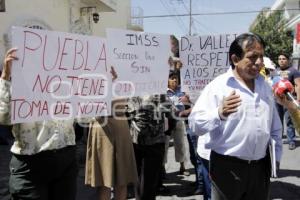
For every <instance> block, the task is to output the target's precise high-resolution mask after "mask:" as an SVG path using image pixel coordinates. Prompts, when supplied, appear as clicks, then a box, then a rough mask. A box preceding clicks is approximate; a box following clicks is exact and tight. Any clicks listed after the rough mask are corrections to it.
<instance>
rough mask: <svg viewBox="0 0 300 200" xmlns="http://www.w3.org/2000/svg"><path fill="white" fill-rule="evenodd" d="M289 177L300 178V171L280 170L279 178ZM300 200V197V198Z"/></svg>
mask: <svg viewBox="0 0 300 200" xmlns="http://www.w3.org/2000/svg"><path fill="white" fill-rule="evenodd" d="M288 176H292V177H298V178H300V170H290V169H280V170H279V173H278V177H279V178H283V177H288ZM299 199H300V196H299Z"/></svg>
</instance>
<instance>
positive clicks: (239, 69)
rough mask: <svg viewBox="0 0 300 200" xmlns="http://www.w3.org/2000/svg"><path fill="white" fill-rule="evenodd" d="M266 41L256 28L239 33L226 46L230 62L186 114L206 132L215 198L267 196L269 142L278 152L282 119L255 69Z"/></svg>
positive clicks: (199, 131)
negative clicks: (254, 32) (273, 143)
mask: <svg viewBox="0 0 300 200" xmlns="http://www.w3.org/2000/svg"><path fill="white" fill-rule="evenodd" d="M264 47H265V45H264V42H263V40H262V39H261V38H260V37H259V36H257V35H254V34H249V33H245V34H242V35H240V36H238V37H237V38H236V39H235V40H234V41H233V42H232V44H231V46H230V49H229V59H230V64H231V68H232V69H230V70H228V71H227V72H226V73H225V74H222V75H220V76H219V77H217V78H216V79H215V80H213V81H212V82H211V83H210V84H208V85H207V86H206V87H205V89H204V90H203V92H202V93H201V96H200V97H199V99H198V100H197V102H196V104H195V106H194V108H193V110H192V113H191V114H190V117H189V122H190V126H191V128H192V129H194V131H195V132H196V133H197V134H204V133H208V134H209V136H210V140H209V142H208V143H207V144H206V148H208V149H211V155H210V176H211V180H212V199H213V200H225V199H226V200H242V199H255V200H265V199H268V193H269V185H270V158H269V154H268V144H269V142H270V139H271V138H272V139H274V140H275V141H276V148H275V150H276V161H278V162H279V161H280V157H281V153H282V141H281V129H282V127H281V123H280V119H279V116H278V113H277V111H276V108H275V104H274V99H273V95H272V90H271V88H270V86H269V85H268V84H267V83H266V82H265V81H264V78H263V77H262V76H260V75H259V71H260V69H261V67H262V66H263V56H264Z"/></svg>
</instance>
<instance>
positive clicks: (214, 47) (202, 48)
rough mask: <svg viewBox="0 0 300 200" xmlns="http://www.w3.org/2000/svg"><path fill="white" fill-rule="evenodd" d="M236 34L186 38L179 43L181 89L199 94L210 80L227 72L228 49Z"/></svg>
mask: <svg viewBox="0 0 300 200" xmlns="http://www.w3.org/2000/svg"><path fill="white" fill-rule="evenodd" d="M235 38H236V34H224V35H208V36H187V37H182V38H181V41H180V59H181V61H182V62H183V66H184V67H183V68H182V72H181V80H182V88H183V90H184V91H187V92H190V93H199V91H201V90H202V89H203V88H204V87H205V86H206V85H207V84H208V83H209V82H210V81H211V80H213V79H214V78H215V77H217V76H218V75H220V74H222V73H224V72H226V71H227V69H228V67H229V57H228V55H229V54H228V52H229V47H230V44H231V42H232V41H233V40H234V39H235Z"/></svg>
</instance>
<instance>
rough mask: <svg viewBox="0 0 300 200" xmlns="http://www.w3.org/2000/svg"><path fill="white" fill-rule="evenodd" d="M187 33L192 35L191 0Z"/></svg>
mask: <svg viewBox="0 0 300 200" xmlns="http://www.w3.org/2000/svg"><path fill="white" fill-rule="evenodd" d="M189 35H192V0H190V25H189Z"/></svg>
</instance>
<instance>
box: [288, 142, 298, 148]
mask: <svg viewBox="0 0 300 200" xmlns="http://www.w3.org/2000/svg"><path fill="white" fill-rule="evenodd" d="M294 149H296V144H295V142H290V143H289V150H294Z"/></svg>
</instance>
